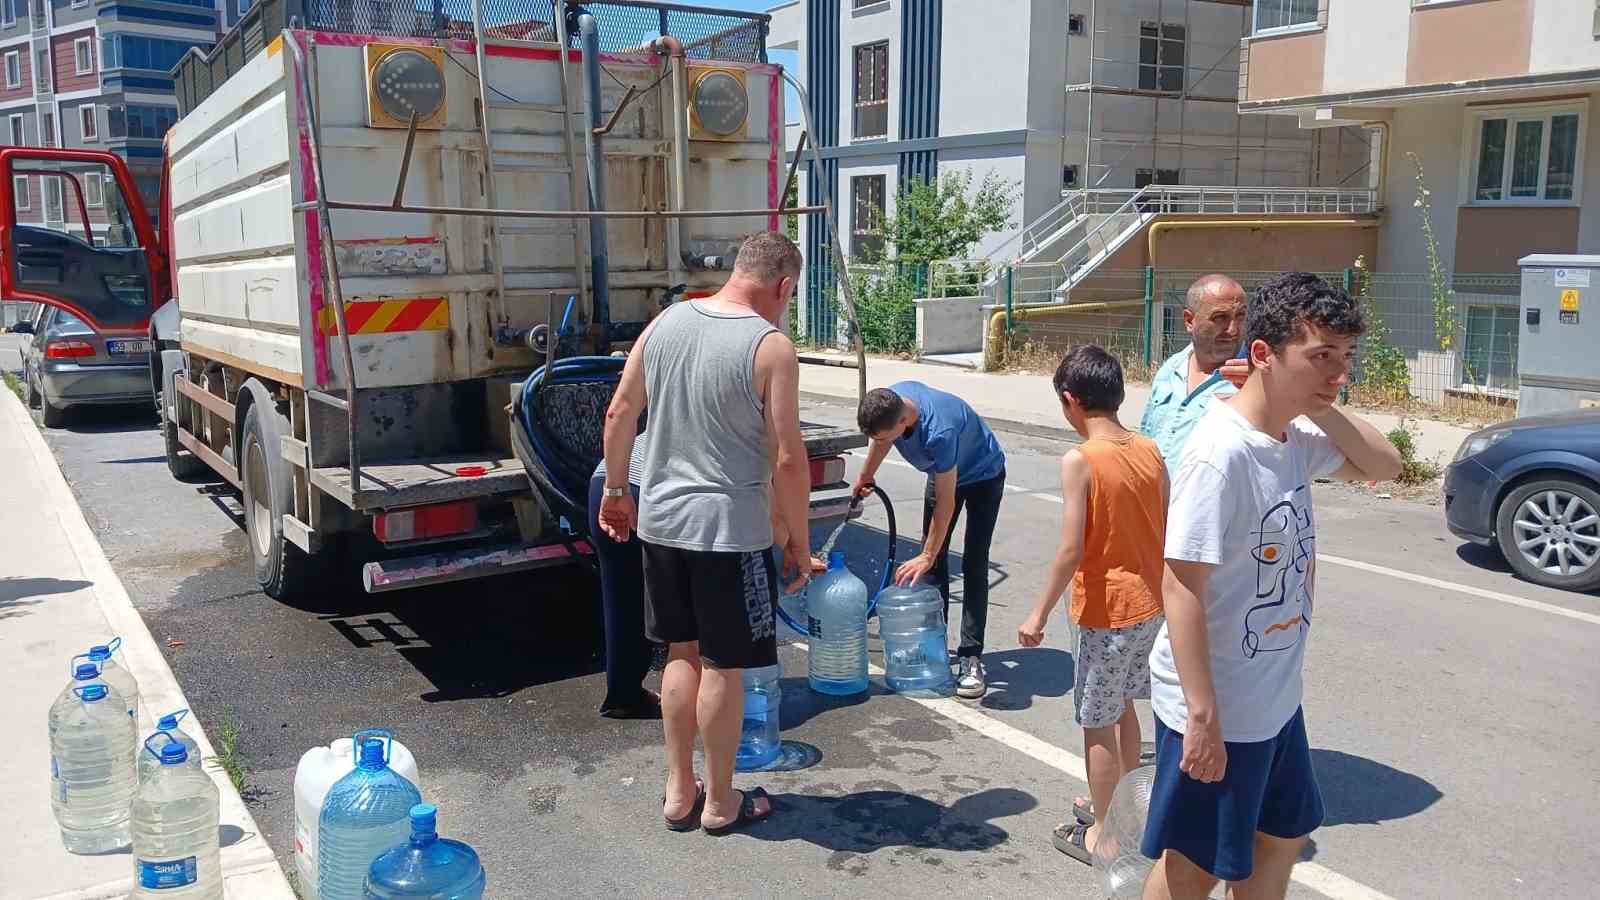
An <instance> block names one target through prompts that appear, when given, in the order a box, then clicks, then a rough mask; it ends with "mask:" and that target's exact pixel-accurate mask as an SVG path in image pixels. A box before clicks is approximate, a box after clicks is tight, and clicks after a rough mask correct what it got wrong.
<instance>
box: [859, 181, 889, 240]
mask: <svg viewBox="0 0 1600 900" xmlns="http://www.w3.org/2000/svg"><path fill="white" fill-rule="evenodd" d="M887 180H888V179H887V177H886V176H883V175H861V176H857V177H855V178H852V179H850V197H851V200H852V204H851V214H850V234H851V241H850V253H851V255H852V256H856V257H860V258H862V259H868V260H872V259H878V258H880V257H882V256H883V186H884V182H886V181H887Z"/></svg>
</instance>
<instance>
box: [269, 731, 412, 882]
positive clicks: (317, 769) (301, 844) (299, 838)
mask: <svg viewBox="0 0 1600 900" xmlns="http://www.w3.org/2000/svg"><path fill="white" fill-rule="evenodd" d="M355 767H356V742H355V740H354V738H352V737H350V736H349V735H346V736H344V737H341V738H335V739H334V740H333V741H332V742H330V743H328V744H319V745H317V746H315V747H312V748H311V749H309V750H307V751H306V752H305V753H302V754H300V762H299V763H298V764H297V765H296V766H295V769H294V868H295V877H296V878H297V879H298V884H296V887H297V888H298V889H299V891H300V897H301V900H320V898H318V896H317V868H318V866H317V827H318V823H319V822H321V821H322V805H323V803H325V802H326V801H327V799H328V791H330V790H332V788H333V786H334V784H336V783H337V782H338V781H339V779H341V778H343V777H345V776H346V775H349V774H350V773H351V772H353V771H354V770H355ZM389 768H391V769H393V770H395V771H396V772H399V773H400V774H401V775H403V776H405V779H406V780H407V781H409V782H411V783H412V784H414V785H416V786H417V791H418V792H421V791H424V790H427V785H425V784H423V782H422V776H421V775H420V774H419V773H418V772H417V760H416V757H414V756H412V755H411V751H410V750H409V749H407V748H406V745H405V744H402V743H400V742H399V741H397V740H393V739H390V741H389Z"/></svg>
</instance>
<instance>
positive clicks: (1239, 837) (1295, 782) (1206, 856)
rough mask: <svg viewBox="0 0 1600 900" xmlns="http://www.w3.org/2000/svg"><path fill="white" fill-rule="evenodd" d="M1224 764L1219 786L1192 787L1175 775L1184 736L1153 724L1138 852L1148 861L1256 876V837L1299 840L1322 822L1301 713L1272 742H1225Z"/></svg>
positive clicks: (1238, 877) (1234, 876) (1236, 877)
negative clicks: (1169, 859) (1146, 813)
mask: <svg viewBox="0 0 1600 900" xmlns="http://www.w3.org/2000/svg"><path fill="white" fill-rule="evenodd" d="M1223 746H1225V747H1226V748H1227V750H1228V766H1227V769H1226V770H1225V771H1224V772H1223V775H1222V780H1221V781H1214V782H1210V783H1206V782H1200V781H1195V780H1194V779H1193V778H1190V777H1189V776H1188V775H1185V774H1184V773H1183V772H1181V771H1179V769H1178V763H1179V762H1180V761H1181V760H1182V759H1183V735H1181V734H1179V733H1178V732H1176V731H1173V730H1172V729H1170V728H1168V727H1167V726H1166V725H1164V724H1162V722H1161V719H1160V718H1157V719H1156V780H1155V784H1154V785H1153V786H1152V787H1151V790H1150V818H1149V819H1148V820H1147V821H1146V823H1145V830H1144V843H1143V844H1142V845H1141V846H1140V848H1139V849H1140V850H1142V851H1143V852H1144V855H1145V856H1147V857H1149V858H1151V859H1159V858H1160V857H1161V853H1162V851H1165V850H1176V851H1178V852H1179V853H1182V854H1183V855H1184V856H1186V857H1188V858H1189V861H1190V862H1192V863H1194V864H1195V865H1197V866H1199V867H1200V868H1202V869H1204V870H1206V871H1207V872H1210V873H1211V874H1212V875H1214V876H1216V877H1218V878H1221V879H1222V880H1223V881H1243V880H1245V879H1246V878H1249V877H1250V873H1251V872H1252V871H1253V870H1254V868H1255V866H1254V856H1255V854H1254V848H1255V836H1256V832H1258V831H1259V832H1261V833H1263V834H1267V835H1270V836H1272V837H1279V838H1297V837H1304V836H1305V835H1308V834H1310V833H1311V832H1313V831H1315V830H1316V828H1317V826H1318V825H1321V824H1322V815H1323V808H1322V791H1321V790H1320V789H1319V788H1318V787H1317V773H1316V772H1314V771H1312V768H1311V746H1310V744H1309V743H1308V742H1307V741H1306V720H1305V713H1304V711H1303V710H1298V709H1297V710H1295V713H1294V717H1293V718H1291V719H1290V720H1289V722H1288V724H1286V725H1284V726H1283V730H1282V731H1279V732H1278V734H1277V735H1276V736H1275V737H1272V738H1269V739H1267V740H1264V741H1254V742H1250V743H1235V742H1233V741H1224V742H1223Z"/></svg>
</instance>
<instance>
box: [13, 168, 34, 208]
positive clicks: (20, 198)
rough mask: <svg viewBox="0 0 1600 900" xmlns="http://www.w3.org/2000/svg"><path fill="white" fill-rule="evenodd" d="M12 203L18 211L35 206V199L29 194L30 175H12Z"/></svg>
mask: <svg viewBox="0 0 1600 900" xmlns="http://www.w3.org/2000/svg"><path fill="white" fill-rule="evenodd" d="M11 205H12V206H13V207H15V208H16V210H17V211H18V212H27V211H28V210H30V209H32V208H33V201H32V200H31V199H29V196H28V176H26V175H13V176H11Z"/></svg>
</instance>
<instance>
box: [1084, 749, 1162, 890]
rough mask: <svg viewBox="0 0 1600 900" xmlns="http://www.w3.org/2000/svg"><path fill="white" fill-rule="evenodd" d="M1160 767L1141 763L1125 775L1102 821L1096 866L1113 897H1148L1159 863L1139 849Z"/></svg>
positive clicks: (1104, 884)
mask: <svg viewBox="0 0 1600 900" xmlns="http://www.w3.org/2000/svg"><path fill="white" fill-rule="evenodd" d="M1155 779H1156V767H1155V766H1140V767H1139V768H1137V769H1134V770H1133V771H1132V772H1129V773H1128V774H1126V775H1124V776H1122V780H1120V781H1118V782H1117V788H1116V791H1115V792H1114V793H1113V794H1112V795H1111V803H1110V804H1109V805H1110V807H1111V808H1110V809H1108V810H1106V814H1105V819H1104V821H1103V822H1101V824H1100V836H1099V839H1098V840H1096V841H1095V844H1094V853H1093V856H1094V867H1095V868H1096V869H1098V870H1099V871H1100V883H1101V886H1102V887H1103V888H1104V889H1105V896H1106V897H1107V898H1110V900H1135V898H1139V897H1142V896H1144V882H1145V879H1146V878H1147V877H1149V875H1150V871H1151V870H1152V869H1154V868H1155V863H1154V862H1152V861H1151V860H1149V859H1146V858H1145V856H1144V854H1143V853H1141V852H1140V851H1139V844H1140V842H1141V841H1143V840H1144V825H1145V820H1146V819H1148V818H1149V816H1150V790H1151V788H1152V787H1153V786H1154V785H1155Z"/></svg>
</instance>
